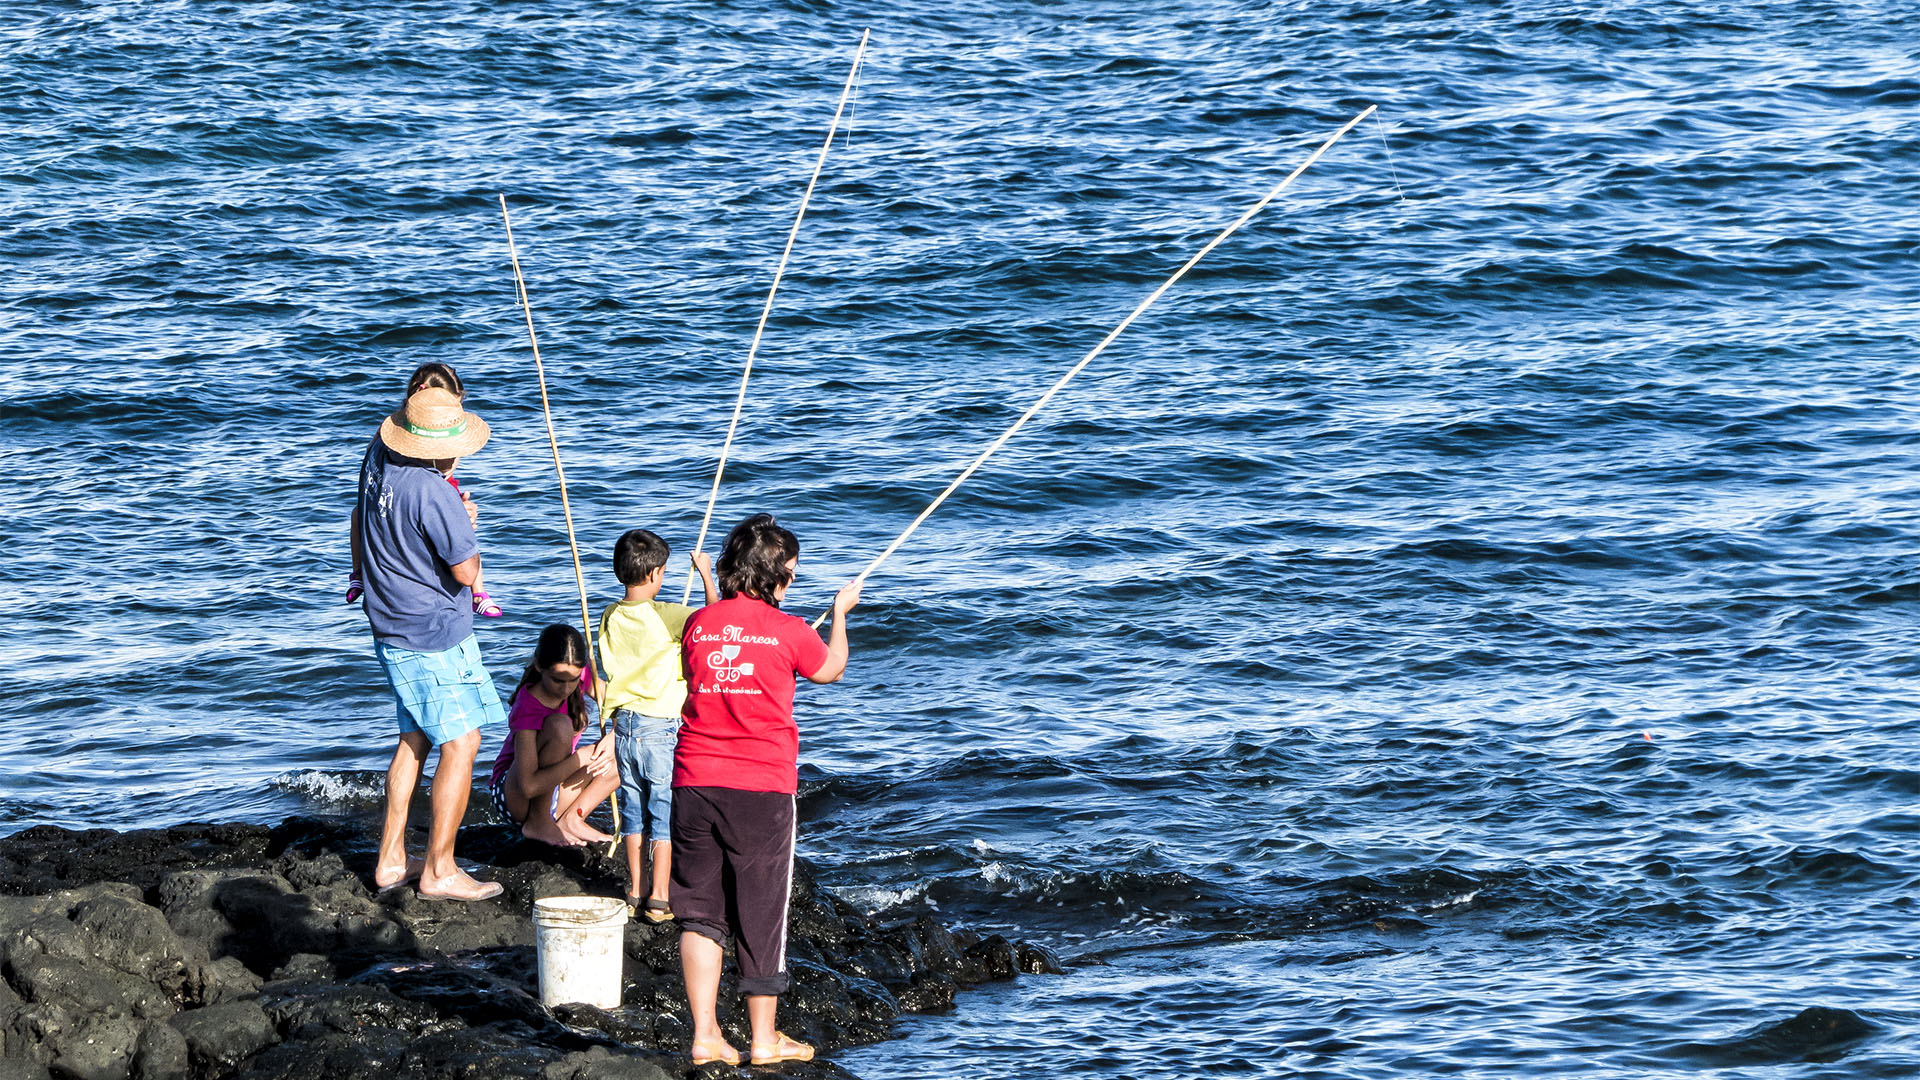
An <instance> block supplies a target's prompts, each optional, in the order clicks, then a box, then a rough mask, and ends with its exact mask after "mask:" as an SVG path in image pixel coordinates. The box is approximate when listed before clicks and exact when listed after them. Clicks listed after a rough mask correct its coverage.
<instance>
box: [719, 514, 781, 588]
mask: <svg viewBox="0 0 1920 1080" xmlns="http://www.w3.org/2000/svg"><path fill="white" fill-rule="evenodd" d="M799 557H800V541H799V539H798V538H797V537H795V536H794V535H793V534H792V533H791V532H788V531H787V530H786V529H783V528H781V527H780V526H779V525H778V524H776V523H775V522H774V520H773V515H772V514H755V515H753V516H752V517H750V518H748V519H747V520H745V521H743V522H741V523H740V524H738V525H735V526H734V527H733V531H732V532H730V533H728V534H727V546H726V548H725V550H723V551H721V552H720V561H719V562H718V563H716V564H715V565H714V568H713V569H714V576H715V577H717V578H719V579H720V596H721V598H722V599H725V598H727V597H731V596H735V595H739V594H742V593H744V594H745V595H747V596H751V597H753V598H754V599H755V600H760V601H763V602H765V603H768V604H772V605H773V606H774V607H779V606H780V601H779V600H777V599H775V590H777V589H779V588H780V586H782V585H785V584H786V583H788V582H789V581H792V580H793V575H792V574H791V573H790V572H788V570H787V560H788V559H797V558H799Z"/></svg>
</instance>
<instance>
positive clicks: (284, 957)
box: [0, 819, 1060, 1080]
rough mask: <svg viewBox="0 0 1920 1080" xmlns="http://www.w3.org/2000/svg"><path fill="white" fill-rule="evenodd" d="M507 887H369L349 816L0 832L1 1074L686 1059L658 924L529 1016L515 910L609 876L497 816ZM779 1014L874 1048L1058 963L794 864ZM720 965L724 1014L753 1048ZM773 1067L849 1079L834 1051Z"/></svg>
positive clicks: (608, 866)
mask: <svg viewBox="0 0 1920 1080" xmlns="http://www.w3.org/2000/svg"><path fill="white" fill-rule="evenodd" d="M459 850H460V853H461V857H462V859H463V860H465V861H484V862H486V863H489V864H490V867H489V868H486V869H482V870H481V871H480V876H482V877H484V878H491V879H492V880H496V881H499V882H500V883H501V884H502V885H504V886H505V887H506V893H505V894H504V895H503V896H501V897H500V898H498V899H496V900H493V901H483V902H479V903H472V904H461V903H455V902H451V901H443V900H433V899H429V898H426V897H422V896H420V895H419V894H418V893H417V892H415V891H414V890H413V889H412V888H411V887H406V886H403V887H400V888H396V889H391V890H384V891H380V892H375V891H374V890H373V889H372V888H371V887H370V885H369V882H370V879H371V874H372V858H373V855H372V837H371V836H368V835H365V834H364V833H363V832H362V831H361V829H360V828H359V827H358V826H354V825H350V824H348V823H344V822H331V821H319V820H312V819H293V820H290V821H288V822H285V823H283V824H281V825H278V826H275V827H272V828H266V827H261V826H251V825H184V826H179V827H177V828H172V829H155V830H145V831H140V832H129V833H115V832H110V831H106V830H88V831H83V832H74V831H68V830H64V829H57V828H52V827H45V826H43V827H38V828H34V829H28V830H26V831H24V832H21V833H18V834H16V835H14V836H11V837H7V838H4V839H0V1080H16V1078H19V1080H42V1078H51V1077H59V1078H62V1080H66V1078H73V1080H187V1078H209V1080H226V1078H245V1080H336V1078H337V1080H347V1078H354V1080H359V1078H361V1077H366V1076H369V1075H381V1076H385V1077H389V1078H391V1080H441V1078H446V1080H453V1078H455V1077H460V1078H469V1077H486V1078H488V1080H511V1078H526V1080H660V1078H662V1077H689V1076H710V1075H713V1076H718V1075H733V1071H732V1070H728V1069H725V1068H723V1067H720V1066H706V1067H703V1068H701V1069H694V1068H693V1066H692V1065H691V1063H690V1062H689V1061H688V1059H687V1057H686V1047H687V1043H688V1040H689V1038H690V1035H691V1022H690V1020H689V1016H688V1012H687V1002H686V994H685V988H684V987H683V985H682V983H681V979H680V964H679V934H678V931H677V930H676V929H675V928H674V927H673V926H672V925H671V924H669V925H666V926H655V925H652V924H650V923H647V922H644V921H634V922H631V923H629V924H628V926H627V928H626V931H625V934H626V938H625V954H626V967H625V971H624V975H623V995H622V1000H623V1005H622V1007H620V1008H618V1009H612V1010H605V1009H598V1008H594V1007H593V1006H590V1005H580V1004H573V1005H562V1006H559V1007H557V1008H554V1009H547V1008H545V1007H543V1006H541V1004H540V1002H539V997H538V994H539V986H538V975H537V970H536V963H535V949H534V930H533V926H532V921H531V918H530V910H531V907H532V904H533V901H534V900H536V899H539V898H541V897H544V896H553V895H565V894H580V893H586V894H597V895H608V896H611V895H617V894H618V893H619V891H620V888H621V884H622V883H623V882H624V879H625V869H624V866H623V865H622V864H619V863H617V862H614V861H612V860H609V859H607V858H606V857H605V856H604V855H603V854H601V852H600V851H598V850H574V851H559V850H555V849H552V848H547V847H544V846H540V845H534V844H530V843H527V842H525V841H521V840H518V839H517V838H515V837H513V836H511V835H510V834H508V833H506V832H505V831H504V830H499V829H493V828H484V827H483V828H471V829H468V830H466V831H464V832H463V833H462V835H461V837H460V848H459ZM790 912H791V915H790V921H789V942H788V954H789V969H790V971H791V973H792V976H793V987H792V990H791V991H790V992H789V993H788V994H787V995H786V996H785V997H783V998H782V999H781V1002H780V1012H779V1020H778V1022H779V1024H780V1026H781V1028H782V1029H783V1030H785V1031H787V1032H788V1033H790V1034H792V1035H793V1036H794V1037H796V1038H799V1039H803V1040H806V1041H808V1042H812V1043H814V1044H815V1045H816V1046H817V1047H819V1049H820V1050H822V1051H823V1052H830V1051H832V1050H835V1049H839V1048H843V1047H847V1046H854V1045H860V1044H864V1043H871V1042H875V1041H878V1040H881V1039H885V1038H887V1037H888V1035H889V1033H890V1032H891V1029H892V1024H893V1020H894V1019H895V1017H897V1016H899V1015H900V1014H901V1013H903V1012H927V1011H937V1010H943V1009H948V1008H951V1007H952V1006H953V1003H954V998H955V994H956V993H957V992H958V991H959V990H961V989H962V988H964V987H965V986H967V985H971V984H974V983H978V982H983V981H988V980H994V979H1009V978H1013V977H1014V976H1015V974H1016V973H1017V972H1023V973H1039V972H1056V973H1057V972H1058V971H1059V970H1060V968H1059V964H1058V961H1056V960H1055V959H1054V958H1053V956H1052V954H1050V953H1048V952H1047V951H1046V950H1045V949H1043V948H1040V947H1038V946H1035V945H1030V944H1026V943H1020V942H1010V941H1007V940H1006V939H1005V938H1002V937H999V936H997V935H996V936H993V937H989V938H986V939H985V940H980V939H978V938H976V937H974V936H973V935H969V934H965V933H954V932H952V931H949V930H948V929H947V928H946V927H944V926H941V925H940V924H939V923H936V922H934V921H933V920H931V919H927V918H921V919H916V920H913V921H909V922H904V923H900V924H897V925H881V924H879V923H876V922H875V921H874V920H872V919H871V918H869V917H867V916H865V915H863V914H862V913H860V912H859V911H857V910H856V909H854V908H853V907H852V906H851V905H849V904H847V903H846V902H844V901H842V900H841V899H839V898H838V897H836V896H834V895H833V894H832V893H830V892H828V891H826V890H824V889H821V888H819V887H818V886H817V885H816V883H815V881H814V878H813V875H812V872H811V870H810V869H809V868H808V867H807V866H806V865H805V864H804V863H801V864H797V865H796V867H795V873H794V882H793V895H792V898H791V902H790ZM731 960H732V953H731V951H729V953H728V961H729V963H728V967H727V969H726V972H725V974H724V975H723V976H722V982H721V994H720V1018H721V1026H722V1027H723V1028H724V1029H725V1030H726V1032H727V1034H728V1035H729V1037H730V1038H732V1040H733V1042H734V1044H735V1045H736V1046H739V1047H741V1048H742V1049H743V1050H744V1049H745V1047H746V1045H747V1028H746V1010H745V1007H744V1003H743V1001H742V999H741V998H740V996H739V994H738V992H737V991H736V989H735V979H736V976H735V973H734V970H733V967H732V963H731ZM781 1074H782V1075H783V1076H787V1077H794V1078H797V1080H806V1078H809V1077H847V1076H848V1074H847V1073H846V1072H845V1071H844V1070H842V1069H840V1068H838V1067H837V1066H834V1065H833V1064H831V1063H830V1062H826V1061H816V1062H811V1063H793V1064H789V1065H787V1066H785V1067H783V1068H782V1070H781Z"/></svg>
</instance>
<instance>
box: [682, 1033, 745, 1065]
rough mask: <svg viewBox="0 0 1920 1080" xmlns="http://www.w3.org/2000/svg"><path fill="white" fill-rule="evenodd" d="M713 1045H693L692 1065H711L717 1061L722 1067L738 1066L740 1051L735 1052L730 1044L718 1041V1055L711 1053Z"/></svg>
mask: <svg viewBox="0 0 1920 1080" xmlns="http://www.w3.org/2000/svg"><path fill="white" fill-rule="evenodd" d="M714 1045H715V1044H713V1043H704V1044H703V1043H697V1042H696V1043H694V1044H693V1063H694V1064H695V1065H711V1064H713V1063H714V1062H716V1061H717V1062H720V1063H721V1064H722V1065H738V1064H740V1051H738V1050H735V1049H734V1048H733V1044H732V1043H730V1042H728V1041H726V1040H725V1039H722V1040H720V1043H719V1049H720V1051H721V1052H720V1053H718V1054H716V1053H714V1052H713V1050H714ZM703 1052H704V1053H703Z"/></svg>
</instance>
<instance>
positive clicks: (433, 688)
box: [373, 634, 507, 746]
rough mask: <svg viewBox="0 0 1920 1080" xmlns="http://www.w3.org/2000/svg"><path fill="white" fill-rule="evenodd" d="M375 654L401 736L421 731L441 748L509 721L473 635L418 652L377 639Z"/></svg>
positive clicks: (374, 644) (477, 641) (375, 640)
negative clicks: (435, 649)
mask: <svg viewBox="0 0 1920 1080" xmlns="http://www.w3.org/2000/svg"><path fill="white" fill-rule="evenodd" d="M373 652H374V655H375V656H378V657H379V658H380V667H381V668H382V669H383V670H385V671H386V673H387V685H388V686H389V687H390V688H392V690H393V705H394V714H395V716H396V718H397V719H398V720H399V723H400V734H402V735H407V734H410V733H412V732H415V731H418V732H420V733H422V734H424V735H426V737H427V738H428V739H429V740H431V741H432V742H433V745H435V746H439V745H440V744H441V743H446V742H452V741H453V740H455V739H457V738H459V737H460V736H462V735H465V734H466V733H467V732H469V731H477V730H479V729H480V727H481V726H482V725H485V724H493V723H498V724H505V723H506V722H507V710H506V708H505V707H504V706H502V705H501V704H500V692H499V691H498V690H495V689H494V687H493V679H492V678H491V677H489V676H488V675H487V669H486V667H485V665H483V664H481V663H480V642H479V640H478V639H477V638H475V637H474V636H473V635H472V634H469V635H467V640H465V641H463V642H461V643H460V644H458V645H455V646H454V647H453V648H451V649H442V650H441V651H439V652H415V651H413V650H412V649H402V648H400V647H399V646H396V645H388V644H386V643H385V642H383V641H381V640H379V639H378V638H375V639H374V642H373Z"/></svg>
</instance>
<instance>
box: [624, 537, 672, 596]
mask: <svg viewBox="0 0 1920 1080" xmlns="http://www.w3.org/2000/svg"><path fill="white" fill-rule="evenodd" d="M665 565H667V542H666V541H665V540H662V539H660V538H659V537H658V536H656V535H654V534H653V533H651V532H648V531H647V530H646V529H633V530H630V531H628V532H625V533H622V534H620V539H618V540H616V541H614V542H613V576H614V577H617V578H619V579H620V584H622V585H638V584H640V583H641V582H643V581H645V580H647V577H648V575H650V574H652V573H653V572H654V571H655V570H656V569H659V568H660V567H662V566H665Z"/></svg>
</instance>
